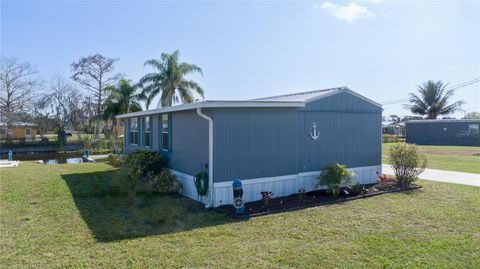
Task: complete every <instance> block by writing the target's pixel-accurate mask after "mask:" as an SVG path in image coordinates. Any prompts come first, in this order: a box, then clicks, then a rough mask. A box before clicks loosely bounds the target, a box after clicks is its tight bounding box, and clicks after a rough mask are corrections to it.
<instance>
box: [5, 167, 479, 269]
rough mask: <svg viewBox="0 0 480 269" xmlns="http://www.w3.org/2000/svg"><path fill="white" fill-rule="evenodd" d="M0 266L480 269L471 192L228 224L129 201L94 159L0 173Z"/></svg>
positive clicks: (214, 216)
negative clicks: (422, 268)
mask: <svg viewBox="0 0 480 269" xmlns="http://www.w3.org/2000/svg"><path fill="white" fill-rule="evenodd" d="M0 176H1V179H0V183H1V185H0V187H1V188H0V201H1V210H0V221H1V222H0V223H1V226H0V234H1V237H0V241H1V243H0V244H1V258H0V264H1V265H2V267H3V268H11V267H16V268H24V267H30V268H32V267H33V268H47V267H48V268H59V267H109V268H114V267H134V268H145V267H148V268H156V267H162V268H180V267H181V268H207V267H208V268H272V267H273V268H279V267H280V268H291V267H295V268H379V267H382V268H384V267H390V268H418V267H424V268H480V255H478V253H480V227H479V220H480V188H476V187H468V186H462V185H454V184H445V183H434V182H426V181H422V182H420V184H421V185H423V187H424V188H423V189H420V190H415V191H411V192H408V193H396V194H385V195H381V196H376V197H372V198H368V199H360V200H355V201H350V202H346V203H341V204H335V205H326V206H320V207H315V208H309V209H304V210H298V211H292V212H286V213H279V214H273V215H267V216H263V217H256V218H253V219H249V220H245V221H236V220H234V219H231V218H230V217H228V216H226V215H223V214H220V213H216V212H214V211H205V210H203V209H201V207H199V205H198V204H197V203H195V202H193V201H191V200H188V199H185V198H170V197H165V196H143V195H129V191H128V186H126V187H125V184H124V182H123V181H124V180H125V177H124V173H121V172H120V171H119V170H116V169H112V168H111V167H109V166H108V165H106V164H103V163H86V164H64V165H56V166H55V165H52V166H44V165H40V164H36V163H28V162H23V163H21V165H20V166H19V167H17V168H10V169H3V170H0Z"/></svg>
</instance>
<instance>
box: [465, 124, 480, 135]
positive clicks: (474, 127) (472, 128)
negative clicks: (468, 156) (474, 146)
mask: <svg viewBox="0 0 480 269" xmlns="http://www.w3.org/2000/svg"><path fill="white" fill-rule="evenodd" d="M479 131H480V128H479V126H478V124H469V125H468V133H470V135H473V136H476V135H478V133H479Z"/></svg>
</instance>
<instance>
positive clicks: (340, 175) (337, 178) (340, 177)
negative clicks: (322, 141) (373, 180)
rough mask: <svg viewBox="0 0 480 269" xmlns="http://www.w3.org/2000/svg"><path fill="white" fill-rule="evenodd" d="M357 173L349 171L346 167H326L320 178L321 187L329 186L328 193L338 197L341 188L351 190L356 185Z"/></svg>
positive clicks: (339, 165)
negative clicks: (355, 177)
mask: <svg viewBox="0 0 480 269" xmlns="http://www.w3.org/2000/svg"><path fill="white" fill-rule="evenodd" d="M354 176H355V173H353V172H352V171H350V170H348V169H347V167H346V166H345V165H342V164H338V163H337V164H335V165H328V166H326V167H325V168H324V169H323V170H322V172H321V174H320V176H319V177H318V180H319V185H326V186H327V193H329V194H331V195H332V196H334V197H337V196H338V194H339V193H340V188H342V187H345V188H350V187H352V186H353V185H355V180H354Z"/></svg>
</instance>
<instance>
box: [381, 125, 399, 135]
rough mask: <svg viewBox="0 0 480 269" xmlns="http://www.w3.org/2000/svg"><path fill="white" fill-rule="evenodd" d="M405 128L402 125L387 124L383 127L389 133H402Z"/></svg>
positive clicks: (383, 130)
mask: <svg viewBox="0 0 480 269" xmlns="http://www.w3.org/2000/svg"><path fill="white" fill-rule="evenodd" d="M402 129H404V127H403V126H401V125H387V126H383V127H382V132H383V133H384V134H389V135H402V133H403V131H402Z"/></svg>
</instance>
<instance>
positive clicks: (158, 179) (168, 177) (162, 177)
mask: <svg viewBox="0 0 480 269" xmlns="http://www.w3.org/2000/svg"><path fill="white" fill-rule="evenodd" d="M150 181H151V182H152V185H153V188H154V191H155V192H158V193H161V194H181V193H182V184H181V183H180V182H179V181H178V180H177V177H176V176H175V175H174V174H173V173H172V172H171V171H170V170H168V169H164V170H163V171H162V172H160V174H157V175H153V176H151V177H150Z"/></svg>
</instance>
